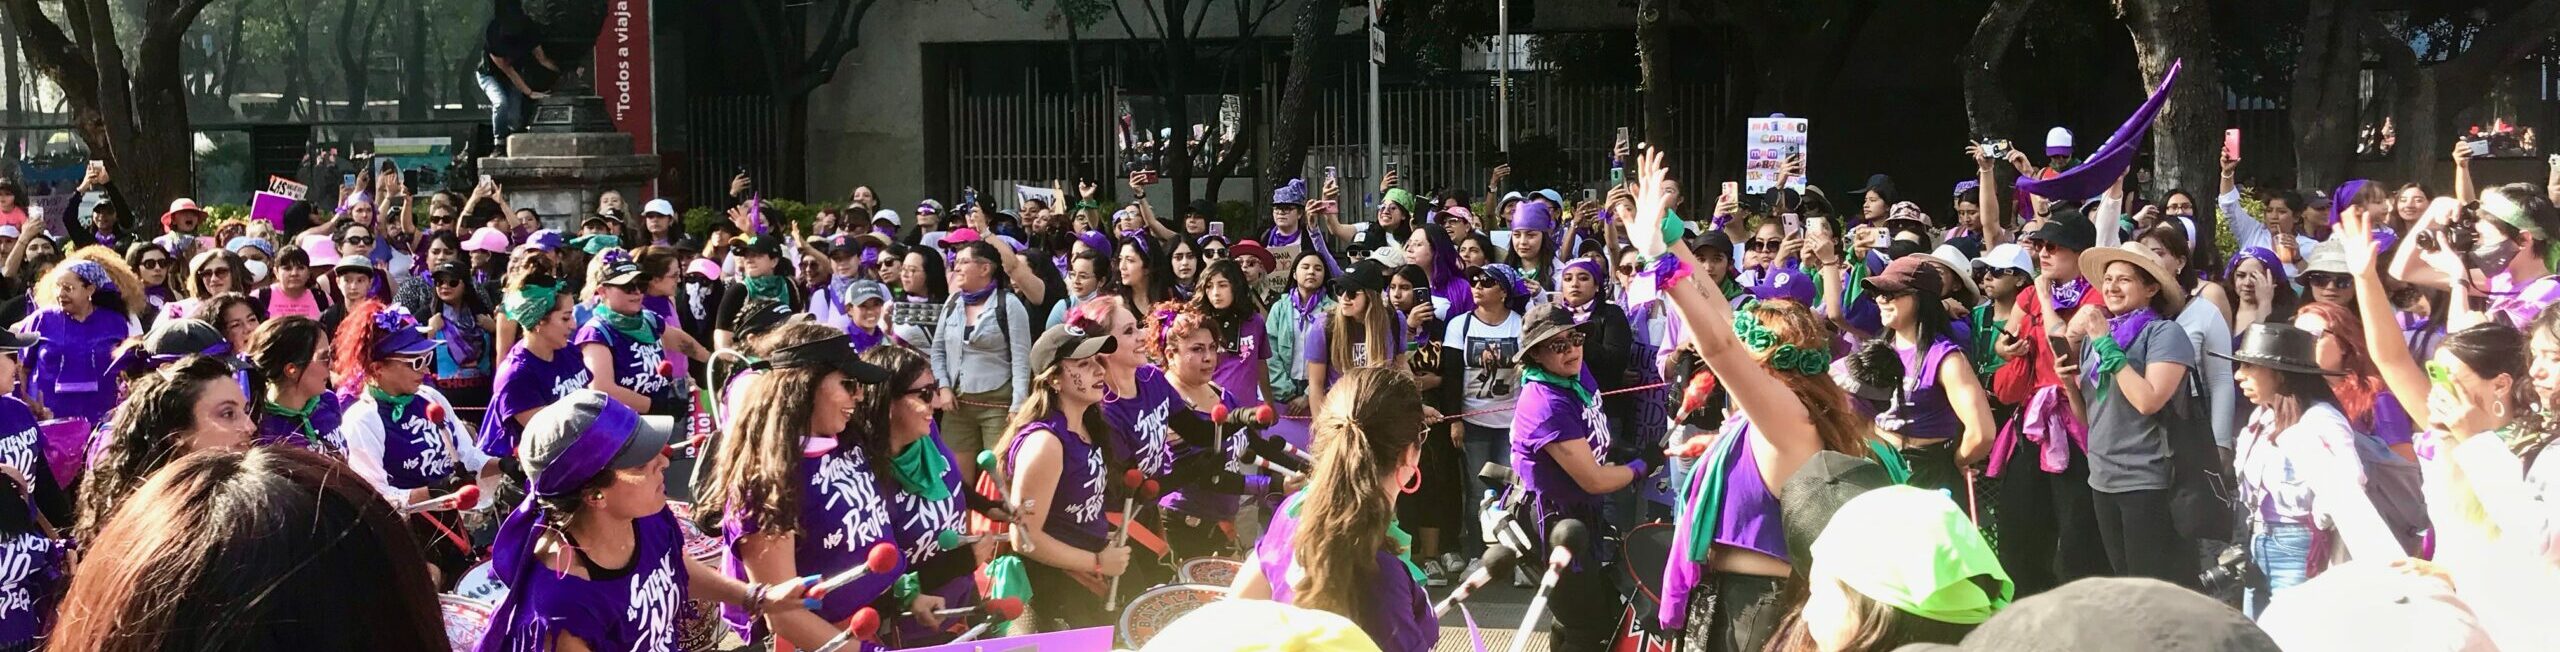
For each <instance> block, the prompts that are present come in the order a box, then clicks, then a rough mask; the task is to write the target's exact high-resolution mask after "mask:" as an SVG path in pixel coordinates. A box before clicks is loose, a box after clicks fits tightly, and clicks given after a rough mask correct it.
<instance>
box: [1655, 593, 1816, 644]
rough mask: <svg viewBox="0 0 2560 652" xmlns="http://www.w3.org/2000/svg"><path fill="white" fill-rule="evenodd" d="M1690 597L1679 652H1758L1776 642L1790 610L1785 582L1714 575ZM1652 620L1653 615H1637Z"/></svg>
mask: <svg viewBox="0 0 2560 652" xmlns="http://www.w3.org/2000/svg"><path fill="white" fill-rule="evenodd" d="M1700 582H1701V584H1702V585H1703V586H1702V587H1701V588H1699V589H1697V593H1698V594H1697V595H1695V596H1692V597H1690V598H1689V629H1688V633H1687V634H1686V635H1684V636H1683V637H1682V640H1683V641H1685V642H1686V644H1685V646H1684V648H1683V649H1687V650H1691V651H1693V652H1760V650H1762V649H1763V648H1766V647H1768V645H1769V639H1771V638H1775V637H1776V636H1777V633H1778V625H1779V623H1780V622H1782V621H1784V620H1786V617H1787V612H1788V611H1789V609H1788V605H1787V602H1788V601H1787V599H1786V590H1785V589H1786V585H1785V582H1786V579H1785V578H1779V577H1763V576H1759V575H1738V574H1733V573H1712V574H1709V575H1708V576H1707V577H1706V578H1705V579H1703V580H1700ZM1636 617H1638V618H1651V617H1653V614H1636Z"/></svg>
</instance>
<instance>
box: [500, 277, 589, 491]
mask: <svg viewBox="0 0 2560 652" xmlns="http://www.w3.org/2000/svg"><path fill="white" fill-rule="evenodd" d="M560 290H561V288H560V282H559V281H557V280H554V279H552V278H551V275H550V274H548V273H544V272H540V271H530V270H528V271H520V272H517V273H516V275H515V277H514V278H512V279H509V280H508V282H507V301H506V304H505V305H504V306H503V307H501V309H500V311H499V314H500V315H501V316H503V317H505V318H506V319H507V321H510V322H514V323H515V324H516V325H517V327H518V328H520V329H521V330H522V331H523V332H524V334H525V335H524V337H520V338H517V339H516V344H515V348H511V349H508V350H507V356H506V357H505V358H503V359H501V360H499V361H498V376H497V381H496V382H495V383H494V384H492V385H491V387H492V389H491V390H490V392H489V410H488V411H487V412H486V413H483V414H482V415H481V417H480V452H483V453H487V454H489V456H490V457H501V458H503V457H515V455H516V435H517V434H518V433H521V432H523V431H524V423H525V421H527V420H530V419H532V418H533V414H534V411H535V410H538V409H541V408H542V406H545V405H550V404H551V402H552V401H555V400H559V399H560V397H563V396H568V395H569V393H570V392H572V391H575V390H578V389H582V388H585V387H587V385H588V375H587V374H588V373H589V372H588V371H587V367H586V362H585V361H584V360H581V359H579V357H578V356H577V355H576V354H574V353H571V352H570V351H569V338H570V336H572V335H574V334H575V333H576V332H577V330H578V325H577V323H575V322H572V321H570V319H569V313H570V312H571V310H570V308H571V303H570V302H568V301H563V300H562V299H563V297H561V296H560Z"/></svg>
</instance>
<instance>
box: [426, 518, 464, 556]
mask: <svg viewBox="0 0 2560 652" xmlns="http://www.w3.org/2000/svg"><path fill="white" fill-rule="evenodd" d="M417 516H418V518H423V519H426V520H427V524H428V525H433V526H436V530H438V531H441V532H444V536H445V540H448V541H452V542H453V547H455V548H461V549H462V555H463V556H465V557H468V556H471V540H470V539H467V538H463V536H462V535H460V534H456V533H454V531H453V528H449V527H445V526H444V521H439V520H436V517H435V515H434V514H431V513H428V512H418V514H417Z"/></svg>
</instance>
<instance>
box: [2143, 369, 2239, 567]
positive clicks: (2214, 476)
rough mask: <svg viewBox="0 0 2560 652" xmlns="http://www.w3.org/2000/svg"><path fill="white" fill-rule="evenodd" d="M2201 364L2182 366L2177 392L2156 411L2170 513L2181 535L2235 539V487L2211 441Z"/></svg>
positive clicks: (2210, 417)
mask: <svg viewBox="0 0 2560 652" xmlns="http://www.w3.org/2000/svg"><path fill="white" fill-rule="evenodd" d="M2202 369H2203V365H2190V366H2188V367H2187V374H2186V378H2183V379H2180V380H2179V382H2178V389H2177V395H2176V396H2172V397H2170V399H2169V406H2168V407H2167V408H2165V409H2163V410H2162V411H2161V412H2160V414H2159V415H2158V417H2159V418H2160V419H2161V431H2162V432H2164V433H2167V435H2168V439H2169V518H2170V520H2171V521H2172V522H2174V523H2176V524H2177V528H2178V536H2180V537H2183V538H2186V539H2191V540H2192V539H2206V540H2212V541H2234V540H2237V539H2236V537H2237V536H2239V533H2240V526H2239V519H2238V518H2237V514H2238V513H2239V507H2238V506H2239V501H2238V491H2237V490H2236V488H2235V484H2234V483H2233V481H2232V480H2233V475H2234V474H2233V473H2232V470H2231V467H2230V465H2229V464H2227V463H2225V462H2223V461H2222V451H2221V446H2220V445H2218V444H2215V443H2214V441H2213V407H2212V406H2213V403H2212V400H2213V399H2212V397H2211V396H2210V395H2208V394H2207V393H2206V392H2205V389H2204V387H2205V383H2204V378H2203V371H2202Z"/></svg>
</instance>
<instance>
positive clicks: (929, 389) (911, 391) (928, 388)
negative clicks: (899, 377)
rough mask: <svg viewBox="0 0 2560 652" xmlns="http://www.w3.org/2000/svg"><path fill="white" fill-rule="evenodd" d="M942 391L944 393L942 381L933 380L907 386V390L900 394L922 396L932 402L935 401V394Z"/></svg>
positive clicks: (926, 400)
mask: <svg viewBox="0 0 2560 652" xmlns="http://www.w3.org/2000/svg"><path fill="white" fill-rule="evenodd" d="M940 393H942V383H939V382H933V383H925V384H922V385H917V386H914V387H909V388H907V391H906V392H905V393H903V394H900V396H921V397H924V400H925V402H927V403H931V402H933V396H934V395H935V394H940Z"/></svg>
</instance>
